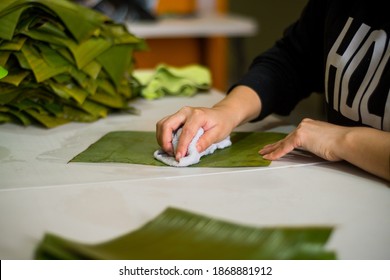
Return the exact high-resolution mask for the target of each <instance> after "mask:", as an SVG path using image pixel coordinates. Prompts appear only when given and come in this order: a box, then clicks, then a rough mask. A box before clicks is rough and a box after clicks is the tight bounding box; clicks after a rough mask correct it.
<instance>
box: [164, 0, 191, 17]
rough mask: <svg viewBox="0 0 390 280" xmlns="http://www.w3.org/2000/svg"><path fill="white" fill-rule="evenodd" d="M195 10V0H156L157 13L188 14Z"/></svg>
mask: <svg viewBox="0 0 390 280" xmlns="http://www.w3.org/2000/svg"><path fill="white" fill-rule="evenodd" d="M195 11H196V0H178V1H172V0H157V6H156V13H157V15H172V14H173V15H189V14H193V13H195Z"/></svg>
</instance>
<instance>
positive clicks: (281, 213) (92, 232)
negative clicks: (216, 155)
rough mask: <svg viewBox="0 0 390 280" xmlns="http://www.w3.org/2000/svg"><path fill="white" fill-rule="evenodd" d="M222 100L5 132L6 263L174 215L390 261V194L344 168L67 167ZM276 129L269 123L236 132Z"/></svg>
mask: <svg viewBox="0 0 390 280" xmlns="http://www.w3.org/2000/svg"><path fill="white" fill-rule="evenodd" d="M222 96H223V95H222V94H220V93H218V92H215V91H213V92H211V93H206V94H198V95H196V96H195V97H193V98H168V97H167V98H163V99H160V100H155V101H146V100H137V101H136V102H135V103H134V106H135V107H136V108H138V109H139V110H140V111H141V115H140V116H135V115H127V114H118V115H111V116H109V117H108V118H105V119H102V120H99V121H97V122H95V123H90V124H83V123H72V124H68V125H64V126H61V127H58V128H54V129H51V130H47V129H44V128H40V127H33V126H30V127H26V128H25V127H21V126H18V125H13V124H5V125H1V126H0V178H1V179H0V258H1V259H31V258H32V257H33V251H34V248H35V246H36V245H37V243H38V242H39V241H40V240H41V239H42V237H43V234H44V233H45V232H52V233H55V234H58V235H60V236H63V237H66V238H71V239H74V240H78V241H80V242H91V243H95V242H102V241H107V240H109V239H111V238H114V237H117V236H119V235H122V234H124V233H128V232H130V231H132V230H135V229H137V228H139V227H140V226H141V225H143V224H144V223H146V222H147V221H149V220H151V219H153V218H154V217H155V216H157V215H158V214H159V213H161V212H162V211H163V210H164V209H165V208H166V207H168V206H171V207H177V208H182V209H184V210H189V211H194V212H197V213H201V214H205V215H208V216H211V217H216V218H221V219H224V220H228V221H233V222H237V223H242V224H246V225H253V226H280V225H286V226H302V225H332V226H335V231H334V234H333V235H332V237H331V239H330V241H329V243H328V244H327V246H328V248H329V249H334V250H336V251H337V254H338V257H339V258H340V259H389V258H390V219H389V213H390V189H389V185H388V183H386V182H385V181H383V180H380V179H378V178H376V177H374V176H371V175H369V174H367V173H365V172H363V171H361V170H359V169H357V168H355V167H352V166H350V165H349V164H346V163H327V162H324V161H322V160H320V159H317V158H315V157H310V156H309V157H307V156H302V155H299V154H295V155H294V154H293V155H290V156H287V157H285V158H283V159H281V160H279V161H275V162H273V163H272V164H271V166H270V167H263V168H231V169H230V168H173V167H153V166H143V165H129V164H110V163H107V164H106V163H105V164H86V163H68V161H69V160H70V159H71V158H72V157H73V156H75V155H77V154H78V153H80V152H82V151H83V150H84V149H86V148H87V147H88V146H89V145H90V144H92V143H93V142H95V141H96V140H98V139H99V138H100V137H101V136H103V135H104V134H106V133H107V132H109V131H116V130H146V131H154V129H155V123H156V121H157V120H159V119H160V118H161V117H163V116H165V115H167V114H171V113H173V112H175V111H176V110H178V109H179V108H180V107H181V106H183V105H193V106H207V105H211V104H213V103H214V102H216V101H217V100H219V99H220V98H222ZM275 125H278V119H277V118H274V117H271V118H268V119H267V120H265V121H262V122H260V123H256V124H250V125H246V126H243V127H241V128H240V130H264V129H269V128H271V127H272V126H275ZM288 128H289V127H285V126H284V127H281V128H280V129H282V130H286V129H288ZM276 130H278V128H276Z"/></svg>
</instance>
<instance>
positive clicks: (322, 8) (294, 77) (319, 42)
mask: <svg viewBox="0 0 390 280" xmlns="http://www.w3.org/2000/svg"><path fill="white" fill-rule="evenodd" d="M326 2H327V1H323V0H310V1H309V3H308V4H307V6H306V7H305V8H304V10H303V12H302V14H301V16H300V18H299V19H298V20H297V21H296V22H294V23H293V24H292V25H290V26H289V27H288V28H287V29H286V30H285V31H284V33H283V37H282V38H281V39H280V40H278V41H277V42H276V43H275V45H274V46H273V47H272V48H270V49H269V50H268V51H266V52H264V53H263V54H261V55H259V56H257V57H256V58H255V59H254V60H253V62H252V64H251V66H250V67H249V70H248V71H247V73H246V74H245V75H244V76H243V77H242V78H241V79H240V80H239V81H238V82H237V83H236V84H234V85H233V86H232V87H231V88H230V90H229V92H230V91H231V89H233V88H234V87H235V86H238V85H245V86H248V87H250V88H252V89H253V90H254V91H255V92H256V93H257V94H258V95H259V98H260V99H261V102H262V111H261V113H260V115H259V116H258V117H257V118H256V119H255V120H253V121H257V120H261V119H263V118H265V117H266V116H268V115H269V114H272V113H276V114H279V115H288V114H289V113H290V112H291V111H292V110H293V109H294V107H295V106H296V105H297V103H298V102H299V101H300V100H302V99H304V98H306V97H308V96H309V95H310V94H311V93H312V92H322V91H323V88H324V86H323V84H324V82H323V79H324V70H323V69H324V54H323V49H324V46H323V44H324V40H323V34H324V20H325V13H326Z"/></svg>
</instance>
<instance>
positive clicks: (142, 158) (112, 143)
mask: <svg viewBox="0 0 390 280" xmlns="http://www.w3.org/2000/svg"><path fill="white" fill-rule="evenodd" d="M285 136H286V134H284V133H275V132H233V133H232V134H231V141H232V145H231V146H230V147H227V148H225V149H222V150H216V151H215V152H214V153H213V154H212V155H208V156H204V157H202V158H201V160H200V162H199V163H198V164H194V165H192V166H193V167H251V166H268V165H269V164H270V163H271V162H270V161H269V160H266V159H263V158H262V157H261V156H260V155H259V154H258V151H259V149H260V148H261V147H263V146H265V145H266V144H270V143H274V142H276V141H278V140H280V139H282V138H284V137H285ZM158 148H159V146H158V144H157V142H156V136H155V132H149V131H114V132H110V133H108V134H106V135H104V136H103V137H102V138H101V139H99V140H98V141H97V142H96V143H94V144H92V145H91V146H89V147H88V148H87V149H86V150H85V151H83V152H82V153H80V154H79V155H77V156H76V157H74V158H73V159H72V160H71V162H121V163H132V164H147V165H156V166H166V165H165V164H164V163H161V162H160V161H158V160H156V159H154V157H153V153H154V151H156V150H157V149H158Z"/></svg>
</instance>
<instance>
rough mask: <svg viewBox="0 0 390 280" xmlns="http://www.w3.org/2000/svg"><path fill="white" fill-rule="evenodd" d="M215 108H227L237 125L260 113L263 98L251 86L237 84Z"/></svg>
mask: <svg viewBox="0 0 390 280" xmlns="http://www.w3.org/2000/svg"><path fill="white" fill-rule="evenodd" d="M213 109H217V110H225V111H226V112H227V113H228V115H229V117H231V118H232V123H233V124H234V127H236V126H239V125H241V124H244V123H246V122H248V121H250V120H253V119H255V118H256V117H257V116H258V115H259V114H260V111H261V100H260V98H259V96H258V95H257V93H256V92H255V91H254V90H252V89H251V88H249V87H246V86H237V87H235V88H234V89H233V90H232V91H231V92H230V93H229V94H228V95H227V96H226V97H225V98H224V99H223V100H222V101H220V102H218V103H217V104H215V105H214V106H213Z"/></svg>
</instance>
